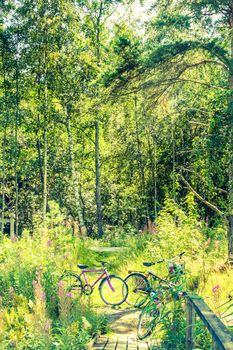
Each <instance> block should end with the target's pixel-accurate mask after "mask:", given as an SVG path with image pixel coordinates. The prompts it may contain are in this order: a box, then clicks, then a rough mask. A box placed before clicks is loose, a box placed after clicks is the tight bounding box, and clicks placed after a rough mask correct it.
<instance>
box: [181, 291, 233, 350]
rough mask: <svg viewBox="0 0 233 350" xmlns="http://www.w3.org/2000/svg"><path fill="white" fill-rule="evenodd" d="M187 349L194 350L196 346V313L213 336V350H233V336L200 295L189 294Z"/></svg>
mask: <svg viewBox="0 0 233 350" xmlns="http://www.w3.org/2000/svg"><path fill="white" fill-rule="evenodd" d="M186 300H187V330H186V349H187V350H192V349H194V348H195V344H194V327H195V313H196V314H197V315H198V316H199V318H200V319H201V320H202V321H203V323H204V325H205V326H206V327H207V329H208V331H209V333H210V334H211V336H212V344H213V345H212V349H213V350H233V335H232V333H231V332H230V331H229V330H228V329H227V327H226V326H225V325H224V324H223V322H222V321H221V320H220V319H219V318H218V317H217V315H215V314H214V312H213V311H212V310H211V309H210V308H209V306H208V305H207V304H206V303H205V302H204V300H203V299H202V298H200V297H199V296H198V295H196V294H194V295H191V294H187V296H186Z"/></svg>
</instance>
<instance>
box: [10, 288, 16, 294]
mask: <svg viewBox="0 0 233 350" xmlns="http://www.w3.org/2000/svg"><path fill="white" fill-rule="evenodd" d="M14 293H15V290H14V288H13V287H10V289H9V294H10V295H11V296H12V295H13V294H14Z"/></svg>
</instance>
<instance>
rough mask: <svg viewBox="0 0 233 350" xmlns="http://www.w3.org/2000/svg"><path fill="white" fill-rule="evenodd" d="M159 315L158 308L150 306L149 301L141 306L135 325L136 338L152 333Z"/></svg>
mask: <svg viewBox="0 0 233 350" xmlns="http://www.w3.org/2000/svg"><path fill="white" fill-rule="evenodd" d="M159 316H160V312H159V310H158V309H156V308H152V307H151V303H149V305H146V306H145V307H144V308H143V310H142V312H141V314H140V316H139V320H138V327H137V333H138V338H139V339H140V340H143V339H145V338H147V337H149V336H150V335H151V334H152V333H153V331H154V329H155V327H156V325H157V323H158V319H159Z"/></svg>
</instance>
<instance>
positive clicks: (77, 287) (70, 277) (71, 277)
mask: <svg viewBox="0 0 233 350" xmlns="http://www.w3.org/2000/svg"><path fill="white" fill-rule="evenodd" d="M58 285H59V287H60V288H62V289H63V290H64V291H65V293H66V295H67V296H68V297H71V298H73V299H77V298H80V297H81V295H82V293H83V285H82V281H81V279H80V277H79V276H77V275H75V274H74V273H72V272H67V273H65V274H64V275H63V276H62V277H61V278H60V281H59V283H58Z"/></svg>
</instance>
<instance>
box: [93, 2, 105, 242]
mask: <svg viewBox="0 0 233 350" xmlns="http://www.w3.org/2000/svg"><path fill="white" fill-rule="evenodd" d="M102 14H103V1H102V0H100V6H99V13H98V16H97V20H96V58H97V61H98V63H99V64H100V62H101V57H100V56H101V55H100V43H101V39H100V34H101V19H102ZM96 95H97V96H99V89H98V87H97V89H96ZM95 181H96V190H95V198H96V220H97V230H98V237H99V238H102V237H103V212H102V200H101V174H100V130H99V118H98V115H97V114H96V121H95Z"/></svg>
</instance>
